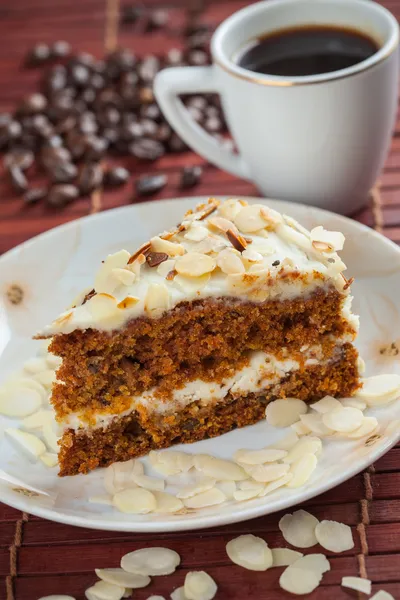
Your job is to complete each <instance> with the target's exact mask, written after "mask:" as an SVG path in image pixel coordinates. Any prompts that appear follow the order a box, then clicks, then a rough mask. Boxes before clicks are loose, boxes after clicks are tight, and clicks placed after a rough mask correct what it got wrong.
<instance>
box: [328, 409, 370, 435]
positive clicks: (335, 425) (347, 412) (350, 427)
mask: <svg viewBox="0 0 400 600" xmlns="http://www.w3.org/2000/svg"><path fill="white" fill-rule="evenodd" d="M363 418H364V415H363V413H362V412H361V410H359V409H358V408H351V407H350V406H342V407H340V408H335V409H334V410H331V411H330V412H327V413H325V414H323V415H322V422H323V423H324V425H326V427H328V428H329V429H332V430H334V431H339V432H349V431H354V430H355V429H358V428H359V427H360V425H361V423H362V421H363Z"/></svg>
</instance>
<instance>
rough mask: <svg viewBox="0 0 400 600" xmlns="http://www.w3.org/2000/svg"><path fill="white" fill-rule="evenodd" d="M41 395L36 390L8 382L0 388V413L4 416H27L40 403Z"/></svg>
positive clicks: (35, 409)
mask: <svg viewBox="0 0 400 600" xmlns="http://www.w3.org/2000/svg"><path fill="white" fill-rule="evenodd" d="M42 400H43V395H42V394H40V393H39V392H38V391H37V390H33V389H30V388H27V387H24V386H23V384H21V385H19V384H18V382H17V381H15V382H10V383H9V384H8V385H5V386H4V387H3V388H2V389H0V413H1V414H2V415H5V416H6V417H18V418H21V417H28V416H29V415H32V414H33V413H35V412H36V411H37V410H39V408H40V407H41V405H42Z"/></svg>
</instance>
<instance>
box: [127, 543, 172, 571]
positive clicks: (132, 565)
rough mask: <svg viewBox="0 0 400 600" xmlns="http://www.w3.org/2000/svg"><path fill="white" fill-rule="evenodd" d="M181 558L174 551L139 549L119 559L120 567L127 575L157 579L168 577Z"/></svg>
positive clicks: (167, 549) (155, 548) (166, 549)
mask: <svg viewBox="0 0 400 600" xmlns="http://www.w3.org/2000/svg"><path fill="white" fill-rule="evenodd" d="M180 562H181V558H180V556H179V554H178V553H177V552H175V550H170V549H169V548H159V547H154V548H141V549H140V550H135V551H134V552H129V554H125V555H124V556H123V557H122V558H121V567H122V568H123V570H124V571H127V572H128V573H136V574H138V575H148V576H150V577H158V576H160V575H170V574H171V573H173V572H174V571H175V569H176V568H177V566H178V565H179V563H180Z"/></svg>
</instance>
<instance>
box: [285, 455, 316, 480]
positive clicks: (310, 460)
mask: <svg viewBox="0 0 400 600" xmlns="http://www.w3.org/2000/svg"><path fill="white" fill-rule="evenodd" d="M317 462H318V460H317V457H316V456H315V454H311V452H310V453H308V454H304V455H303V456H302V457H301V458H300V460H298V461H297V462H295V463H293V464H292V465H291V467H290V473H291V474H292V475H293V477H292V479H291V480H290V481H289V483H288V484H287V487H288V488H297V487H301V486H302V485H304V484H305V483H306V482H307V481H308V480H309V479H310V477H311V475H312V474H313V472H314V471H315V469H316V468H317Z"/></svg>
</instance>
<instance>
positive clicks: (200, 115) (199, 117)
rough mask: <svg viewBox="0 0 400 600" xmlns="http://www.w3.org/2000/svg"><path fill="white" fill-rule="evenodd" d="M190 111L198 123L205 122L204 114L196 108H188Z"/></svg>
mask: <svg viewBox="0 0 400 600" xmlns="http://www.w3.org/2000/svg"><path fill="white" fill-rule="evenodd" d="M188 111H189V113H190V116H191V118H192V119H193V120H194V121H196V123H201V122H202V121H203V120H204V113H203V112H202V111H201V110H199V109H198V108H196V107H195V106H188Z"/></svg>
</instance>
